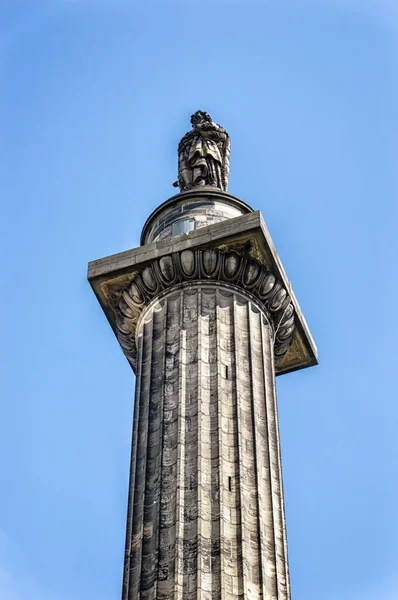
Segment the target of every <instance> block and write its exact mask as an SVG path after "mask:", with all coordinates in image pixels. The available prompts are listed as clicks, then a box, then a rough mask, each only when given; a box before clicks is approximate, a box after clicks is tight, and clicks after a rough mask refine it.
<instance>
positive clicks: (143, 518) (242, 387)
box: [88, 111, 317, 600]
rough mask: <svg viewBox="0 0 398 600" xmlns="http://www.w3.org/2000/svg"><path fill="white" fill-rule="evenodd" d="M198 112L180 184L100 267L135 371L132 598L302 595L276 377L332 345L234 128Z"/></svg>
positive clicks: (127, 586) (105, 296)
mask: <svg viewBox="0 0 398 600" xmlns="http://www.w3.org/2000/svg"><path fill="white" fill-rule="evenodd" d="M191 124H192V129H191V130H190V131H189V132H188V133H187V134H186V135H185V136H184V137H183V138H182V140H181V142H180V144H179V146H178V180H177V181H176V182H175V183H174V184H173V185H174V186H175V187H179V189H180V192H179V193H178V194H176V195H174V196H173V197H172V198H170V199H169V200H166V202H163V204H160V206H158V208H157V209H156V210H155V211H154V212H153V213H152V214H151V215H150V217H149V218H148V220H147V221H146V223H145V225H144V228H143V230H142V236H141V246H140V247H139V248H135V249H133V250H128V251H127V252H122V253H120V254H116V255H113V256H109V257H107V258H102V259H99V260H95V261H93V262H91V263H90V264H89V268H88V279H89V281H90V284H91V286H92V288H93V290H94V292H95V294H96V296H97V298H98V300H99V302H100V304H101V306H102V308H103V311H104V313H105V315H106V317H107V319H108V321H109V323H110V325H111V327H112V328H113V331H114V332H115V335H116V337H117V339H118V341H119V344H120V346H121V348H122V350H123V352H124V354H125V356H126V358H127V360H128V361H129V363H130V365H131V367H132V369H133V371H134V373H135V375H136V392H135V404H134V425H133V442H132V455H131V474H130V486H129V497H128V515H127V533H126V549H125V563H124V577H123V596H122V600H234V599H235V600H246V599H247V600H260V599H261V600H290V585H289V572H288V558H287V542H286V525H285V514H284V502H283V486H282V473H281V458H280V445H279V429H278V413H277V401H276V392H275V377H276V376H277V375H282V374H284V373H289V372H291V371H295V370H297V369H303V368H306V367H309V366H311V365H315V364H317V351H316V347H315V344H314V342H313V340H312V337H311V334H310V332H309V329H308V327H307V324H306V322H305V319H304V317H303V314H302V312H301V310H300V307H299V305H298V302H297V300H296V298H295V296H294V293H293V291H292V289H291V286H290V283H289V280H288V279H287V276H286V274H285V271H284V269H283V266H282V264H281V261H280V259H279V257H278V255H277V253H276V250H275V247H274V245H273V243H272V240H271V237H270V235H269V233H268V230H267V228H266V225H265V223H264V221H263V218H262V216H261V214H260V212H258V211H253V209H252V208H251V207H250V206H248V205H247V204H246V203H245V202H243V201H242V200H240V199H239V198H237V197H236V196H233V195H231V194H229V193H228V192H227V185H228V176H229V156H230V138H229V135H228V133H227V132H226V131H225V129H223V128H222V127H221V126H219V125H217V124H215V123H213V121H212V119H211V117H210V115H208V114H207V113H206V112H203V111H197V112H196V113H195V114H194V115H193V116H192V117H191ZM260 200H261V199H260V198H259V201H260Z"/></svg>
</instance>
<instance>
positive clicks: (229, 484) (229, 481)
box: [228, 477, 232, 492]
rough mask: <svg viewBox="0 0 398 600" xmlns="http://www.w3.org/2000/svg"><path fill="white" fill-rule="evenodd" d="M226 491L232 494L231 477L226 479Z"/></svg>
mask: <svg viewBox="0 0 398 600" xmlns="http://www.w3.org/2000/svg"><path fill="white" fill-rule="evenodd" d="M228 491H229V492H232V477H228Z"/></svg>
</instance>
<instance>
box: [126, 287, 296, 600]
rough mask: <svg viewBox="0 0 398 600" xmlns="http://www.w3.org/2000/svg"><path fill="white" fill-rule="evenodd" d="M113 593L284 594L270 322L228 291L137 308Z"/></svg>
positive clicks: (205, 599)
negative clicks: (121, 564) (127, 472)
mask: <svg viewBox="0 0 398 600" xmlns="http://www.w3.org/2000/svg"><path fill="white" fill-rule="evenodd" d="M137 337H138V356H137V381H136V398H135V405H136V410H135V419H134V436H133V438H134V445H133V454H132V465H131V469H132V471H131V482H130V510H129V519H128V531H127V540H126V556H125V576H124V591H123V599H124V600H136V599H137V598H140V599H141V600H154V599H159V600H179V599H181V600H182V599H184V600H194V599H195V600H216V599H217V600H224V599H225V600H226V599H229V598H230V599H232V598H248V599H252V600H257V599H260V598H264V599H268V600H274V599H275V600H276V599H278V600H287V599H288V598H289V583H288V582H289V578H288V567H287V552H286V533H285V518H284V510H283V497H282V489H281V468H280V450H279V435H278V423H277V412H276V396H275V385H274V378H275V374H274V363H273V360H274V359H273V345H274V344H273V338H274V328H273V326H272V324H271V323H270V320H269V317H268V316H267V314H266V313H265V311H264V309H263V308H262V307H261V306H260V305H259V303H258V302H256V301H255V300H254V299H253V298H251V297H249V296H248V295H247V294H244V293H242V291H241V290H239V289H237V288H236V289H233V288H232V287H224V286H222V285H212V284H208V285H206V284H198V285H191V286H189V287H180V288H179V289H172V290H170V292H169V293H167V294H166V295H165V296H164V297H162V298H161V299H155V300H154V301H153V302H152V303H151V304H150V306H149V307H148V308H147V309H146V310H145V311H144V312H143V313H142V315H141V317H140V322H139V325H138V327H137Z"/></svg>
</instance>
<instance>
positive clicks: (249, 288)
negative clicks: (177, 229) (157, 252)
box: [115, 249, 295, 370]
mask: <svg viewBox="0 0 398 600" xmlns="http://www.w3.org/2000/svg"><path fill="white" fill-rule="evenodd" d="M210 281H214V282H219V283H221V284H223V283H224V284H226V285H230V286H232V287H236V288H239V289H240V290H244V291H245V292H247V293H249V294H251V295H252V296H254V297H255V298H256V299H257V300H258V301H259V303H260V304H261V306H262V308H263V310H265V312H266V313H267V315H268V318H269V321H270V323H271V324H272V325H273V328H274V357H275V363H276V364H278V361H280V360H281V359H282V358H283V356H284V355H285V354H286V352H287V350H288V349H289V346H290V344H291V341H292V338H293V333H294V327H295V324H294V307H293V304H292V302H291V299H290V296H289V294H288V292H287V290H286V289H285V288H284V287H283V286H282V284H281V283H280V281H278V280H277V279H276V277H275V276H274V275H273V274H272V273H271V272H270V271H269V270H267V268H266V267H265V266H263V265H261V264H260V263H258V262H257V261H255V260H253V259H252V258H247V257H245V256H240V255H239V254H237V253H234V252H223V251H220V250H213V249H209V250H183V251H182V252H176V253H172V254H169V255H166V256H163V257H162V258H160V259H156V260H153V261H152V262H151V263H150V264H149V265H148V266H146V267H145V268H144V269H143V270H142V271H140V272H138V273H136V274H135V275H134V277H133V279H132V281H131V282H130V283H129V285H128V286H127V288H126V289H125V290H124V291H123V292H122V295H121V297H120V299H119V301H118V303H117V305H116V306H115V317H116V319H115V321H116V333H117V337H118V340H119V343H120V345H121V347H122V349H123V351H124V354H125V356H126V358H127V360H128V361H129V362H130V364H131V365H132V367H133V369H134V370H135V368H136V360H137V345H136V329H137V324H138V321H139V319H140V316H141V314H142V313H143V311H144V309H145V308H146V307H147V306H148V305H149V304H150V303H151V301H152V300H153V299H155V298H156V297H158V296H160V295H162V294H164V293H165V292H166V291H168V290H170V289H171V288H173V287H176V286H181V285H189V284H197V283H200V282H210Z"/></svg>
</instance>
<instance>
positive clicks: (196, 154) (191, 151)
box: [178, 123, 229, 191]
mask: <svg viewBox="0 0 398 600" xmlns="http://www.w3.org/2000/svg"><path fill="white" fill-rule="evenodd" d="M212 125H213V127H214V128H213V129H211V130H210V131H208V130H205V131H201V130H199V129H196V128H194V129H192V130H191V131H189V132H188V133H187V134H186V135H184V137H183V138H182V140H181V142H180V144H179V147H178V170H179V186H180V189H181V191H183V190H184V189H188V188H190V187H192V186H196V185H212V186H215V187H217V188H219V189H221V190H224V191H225V190H226V189H227V181H228V173H229V137H228V134H227V133H226V131H225V130H224V129H223V128H222V127H220V126H219V125H216V124H214V123H212Z"/></svg>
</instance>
